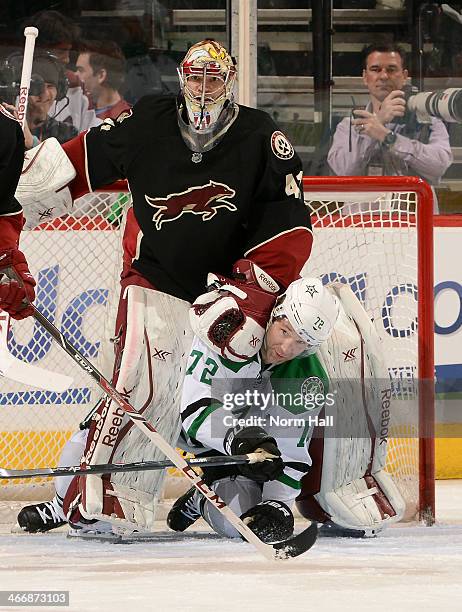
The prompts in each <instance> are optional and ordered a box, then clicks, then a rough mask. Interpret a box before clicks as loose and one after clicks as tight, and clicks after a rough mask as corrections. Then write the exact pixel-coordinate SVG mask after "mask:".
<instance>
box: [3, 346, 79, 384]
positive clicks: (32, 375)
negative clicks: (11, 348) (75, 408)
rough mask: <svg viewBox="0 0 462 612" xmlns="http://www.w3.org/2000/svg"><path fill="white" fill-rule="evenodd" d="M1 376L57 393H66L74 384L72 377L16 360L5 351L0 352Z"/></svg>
mask: <svg viewBox="0 0 462 612" xmlns="http://www.w3.org/2000/svg"><path fill="white" fill-rule="evenodd" d="M0 376H4V377H5V378H9V379H11V380H15V381H16V382H19V383H21V384H23V385H31V386H32V387H37V388H38V389H46V390H47V391H55V392H56V393H62V392H63V391H66V389H68V388H69V387H70V386H71V384H72V378H71V377H70V376H66V375H65V374H59V373H58V372H50V371H49V370H44V369H43V368H39V367H38V366H34V365H31V364H29V363H24V361H21V360H20V359H16V358H15V357H13V356H12V355H10V353H7V352H5V351H0Z"/></svg>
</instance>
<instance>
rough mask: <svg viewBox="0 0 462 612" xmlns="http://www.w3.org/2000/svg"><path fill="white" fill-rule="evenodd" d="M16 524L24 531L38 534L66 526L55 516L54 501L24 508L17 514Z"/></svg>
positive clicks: (64, 522)
mask: <svg viewBox="0 0 462 612" xmlns="http://www.w3.org/2000/svg"><path fill="white" fill-rule="evenodd" d="M18 524H19V526H20V527H21V529H23V530H24V531H27V532H29V533H39V532H44V531H50V529H56V528H57V527H61V526H62V525H65V524H66V521H63V520H62V518H61V517H60V516H59V515H58V514H57V512H56V507H55V503H54V500H52V501H49V502H42V503H40V504H33V505H31V506H24V508H23V509H22V510H21V511H20V512H19V514H18Z"/></svg>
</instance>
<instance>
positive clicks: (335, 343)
mask: <svg viewBox="0 0 462 612" xmlns="http://www.w3.org/2000/svg"><path fill="white" fill-rule="evenodd" d="M332 287H333V290H334V291H335V292H336V294H337V295H338V297H339V299H340V303H341V309H340V316H339V319H338V321H337V324H336V326H335V329H334V333H333V334H332V335H331V337H330V338H329V340H328V341H327V342H326V343H324V344H323V345H322V346H321V348H320V351H319V353H318V357H319V358H320V360H321V362H322V364H323V365H324V367H325V368H326V370H327V372H328V374H329V376H330V377H331V378H337V379H338V380H350V381H353V385H345V384H343V385H342V383H340V384H341V386H340V390H341V393H340V394H339V395H340V397H338V396H337V398H336V402H335V404H334V405H333V406H332V407H330V408H329V407H326V408H324V410H325V416H332V417H333V422H334V423H335V424H336V426H337V430H336V431H337V433H338V434H339V435H332V434H331V433H330V432H329V431H328V430H327V429H324V430H321V429H319V430H318V431H317V433H315V435H314V436H313V439H312V441H311V445H310V454H311V457H312V459H313V465H312V468H311V470H310V472H309V473H308V474H307V475H306V476H304V477H303V479H302V491H301V494H300V495H299V496H298V498H297V507H298V509H299V511H300V512H301V514H302V515H303V516H304V517H306V518H310V519H312V520H316V521H318V522H321V523H327V524H329V525H332V523H333V524H334V525H338V526H340V527H342V528H344V529H346V530H354V531H352V534H354V533H355V532H356V533H355V535H358V534H359V532H363V535H365V536H373V535H375V534H376V533H378V532H379V531H381V530H382V529H383V528H384V527H386V526H387V525H389V524H391V523H396V522H398V521H399V520H401V518H402V517H403V515H404V512H405V502H404V500H403V498H402V496H401V494H400V492H399V491H398V488H397V487H396V485H395V484H394V482H393V480H392V478H391V476H390V474H388V473H387V472H386V471H385V464H386V456H387V435H385V436H384V435H382V432H381V429H382V428H381V422H382V419H383V418H384V416H385V417H387V418H389V416H390V414H391V411H392V397H391V389H390V384H389V376H388V371H387V369H386V367H385V365H384V361H383V357H382V354H383V349H382V346H381V341H380V338H379V336H378V334H377V332H376V330H375V328H374V326H373V324H372V322H371V321H370V319H369V317H368V315H367V313H366V312H365V310H364V309H363V307H362V306H361V304H360V303H359V301H358V300H357V298H356V296H355V295H354V294H353V292H352V291H351V289H350V288H349V287H348V286H347V285H340V284H336V285H332ZM353 347H356V349H357V350H356V351H355V353H356V355H355V358H354V359H349V360H345V354H347V351H350V350H351V349H352V348H353ZM360 385H361V394H359V393H358V391H357V390H358V388H359V386H360ZM359 395H360V396H361V401H358V396H359ZM351 433H353V435H350V434H351ZM347 534H348V531H344V532H343V535H347Z"/></svg>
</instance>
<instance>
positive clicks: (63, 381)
mask: <svg viewBox="0 0 462 612" xmlns="http://www.w3.org/2000/svg"><path fill="white" fill-rule="evenodd" d="M37 35H38V30H37V28H33V27H27V28H26V29H25V30H24V36H25V37H26V42H25V45H24V57H23V61H22V68H21V83H20V86H19V108H18V120H19V122H20V123H21V127H22V129H23V130H24V126H25V123H26V112H27V104H28V101H29V87H30V79H31V73H32V63H33V60H34V47H35V39H36V37H37ZM9 323H10V316H9V315H8V314H7V313H6V312H3V311H2V310H0V376H4V377H5V378H9V379H11V380H15V381H16V382H19V383H21V384H25V385H32V386H33V387H38V388H39V389H46V390H47V391H55V392H57V393H61V392H63V391H65V390H66V389H67V388H68V387H69V386H70V385H71V384H72V378H70V377H69V376H64V375H63V374H57V373H55V372H50V371H48V370H44V369H43V368H39V367H37V366H33V365H31V364H29V363H25V362H24V361H21V360H20V359H16V357H13V355H12V354H11V353H10V352H9V350H8V342H7V339H8V329H9Z"/></svg>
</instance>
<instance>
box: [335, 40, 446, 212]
mask: <svg viewBox="0 0 462 612" xmlns="http://www.w3.org/2000/svg"><path fill="white" fill-rule="evenodd" d="M363 57H364V67H363V82H364V84H365V85H366V87H367V88H368V90H369V94H370V102H369V104H368V105H367V107H366V109H364V110H361V109H354V110H353V117H346V118H344V119H343V120H342V121H341V122H340V123H339V124H338V126H337V129H336V131H335V134H334V138H333V142H332V146H331V148H330V150H329V154H328V157H327V161H328V164H329V166H330V168H331V169H332V170H333V172H334V173H335V174H337V175H339V176H345V175H347V176H348V175H349V176H352V175H353V176H354V175H358V176H365V175H369V176H381V175H386V176H396V175H401V176H409V175H411V176H420V177H422V178H423V179H424V180H426V181H427V182H428V183H430V185H438V183H439V182H440V180H441V177H442V176H443V175H444V173H445V172H446V170H447V169H448V168H449V166H450V165H451V163H452V161H453V157H452V152H451V147H450V145H449V135H448V132H447V130H446V127H445V125H444V123H443V122H442V121H441V120H440V119H437V118H431V123H419V122H418V121H417V118H416V116H415V114H414V113H411V112H409V111H408V110H407V109H406V100H405V93H404V91H403V87H404V85H405V83H406V80H407V78H408V71H407V70H406V69H405V68H404V60H405V58H404V52H403V50H402V49H401V48H400V47H399V46H398V45H369V46H368V47H365V49H364V50H363ZM368 210H371V208H370V206H368ZM372 210H373V208H372ZM434 211H435V212H437V203H436V198H435V207H434ZM351 212H355V211H351Z"/></svg>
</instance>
